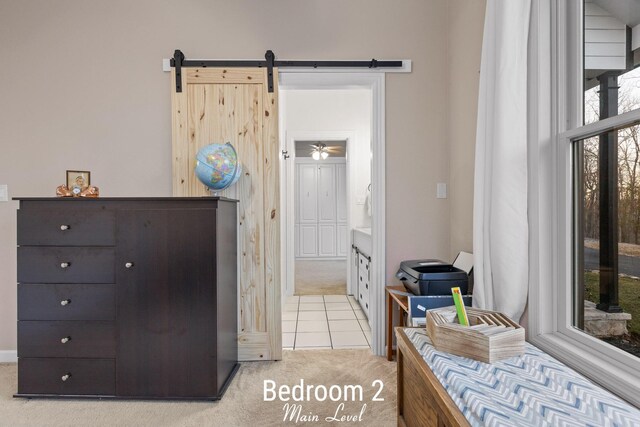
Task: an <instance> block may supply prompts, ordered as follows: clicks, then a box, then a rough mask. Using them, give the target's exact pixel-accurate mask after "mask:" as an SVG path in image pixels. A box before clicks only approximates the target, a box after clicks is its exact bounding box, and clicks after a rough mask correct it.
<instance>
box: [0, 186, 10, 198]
mask: <svg viewBox="0 0 640 427" xmlns="http://www.w3.org/2000/svg"><path fill="white" fill-rule="evenodd" d="M8 201H9V186H8V185H7V184H3V185H0V202H8Z"/></svg>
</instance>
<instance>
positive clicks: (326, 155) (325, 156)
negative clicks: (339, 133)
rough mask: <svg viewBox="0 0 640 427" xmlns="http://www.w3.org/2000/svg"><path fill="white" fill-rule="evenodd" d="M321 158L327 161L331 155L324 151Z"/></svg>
mask: <svg viewBox="0 0 640 427" xmlns="http://www.w3.org/2000/svg"><path fill="white" fill-rule="evenodd" d="M320 156H322V160H325V159H326V158H327V157H329V153H327V152H326V151H323V152H322V153H320Z"/></svg>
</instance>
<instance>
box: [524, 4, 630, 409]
mask: <svg viewBox="0 0 640 427" xmlns="http://www.w3.org/2000/svg"><path fill="white" fill-rule="evenodd" d="M545 3H546V2H540V3H539V4H535V2H534V9H533V14H532V16H533V20H532V33H531V34H532V36H533V39H532V41H530V45H531V46H532V47H533V50H532V56H533V58H534V60H535V61H537V62H536V63H535V64H534V65H535V68H534V74H533V76H534V77H536V81H535V83H534V84H533V87H532V89H533V90H532V93H534V94H535V99H534V100H533V101H532V103H533V108H532V113H530V114H532V120H533V121H532V123H533V124H534V125H535V126H536V127H535V129H534V130H533V131H530V136H531V141H532V144H535V143H537V147H536V146H535V145H534V149H533V150H532V151H531V152H530V153H533V154H534V156H533V160H532V162H531V163H530V164H531V165H532V166H531V168H532V171H533V174H532V175H533V176H534V180H535V182H534V191H533V196H530V197H531V200H533V201H534V204H533V208H534V209H532V210H531V212H532V215H531V221H532V230H533V233H532V236H533V238H532V242H533V243H532V245H533V246H532V247H533V248H534V249H536V250H535V251H534V252H533V253H534V254H535V256H536V257H537V259H532V260H531V271H532V273H531V281H530V283H531V286H530V296H529V310H530V313H531V314H530V317H529V340H530V341H531V342H533V343H534V344H535V345H537V346H539V347H540V348H542V349H544V350H545V351H547V352H549V353H551V354H552V355H554V356H556V357H558V358H559V359H560V360H562V361H563V362H565V363H566V364H568V365H570V366H571V367H573V368H574V369H576V370H578V371H579V372H581V373H583V374H585V375H586V376H588V377H590V378H591V379H592V380H594V381H596V382H598V383H600V384H602V385H603V386H605V387H606V388H608V389H610V390H611V391H613V392H614V393H617V394H618V395H620V396H621V397H623V398H625V399H627V400H628V401H630V402H631V403H634V404H636V405H640V393H639V392H638V390H639V389H640V279H638V278H639V277H640V68H639V65H640V44H639V43H638V41H640V1H639V0H607V1H604V0H585V1H584V2H582V1H574V0H560V1H558V2H552V4H551V5H549V6H547V5H546V4H545ZM550 29H551V31H549V30H550ZM545 32H546V33H551V35H550V36H547V35H546V33H545ZM549 45H550V46H551V47H552V49H551V52H547V51H546V50H545V48H546V46H549ZM547 67H548V68H547ZM545 69H550V70H552V72H551V75H550V78H549V79H548V80H546V79H545V77H544V76H545V71H544V70H545ZM539 70H543V71H539ZM536 72H537V73H538V74H536ZM550 106H551V113H550V114H547V112H546V111H547V110H549V107H550ZM545 108H546V109H547V110H545ZM547 121H548V123H547Z"/></svg>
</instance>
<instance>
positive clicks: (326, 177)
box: [318, 165, 336, 222]
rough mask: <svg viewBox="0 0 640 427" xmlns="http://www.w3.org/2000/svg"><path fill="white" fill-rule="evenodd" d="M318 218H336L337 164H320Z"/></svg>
mask: <svg viewBox="0 0 640 427" xmlns="http://www.w3.org/2000/svg"><path fill="white" fill-rule="evenodd" d="M318 220H319V221H320V222H323V221H326V222H332V221H333V222H335V220H336V168H335V165H320V166H318Z"/></svg>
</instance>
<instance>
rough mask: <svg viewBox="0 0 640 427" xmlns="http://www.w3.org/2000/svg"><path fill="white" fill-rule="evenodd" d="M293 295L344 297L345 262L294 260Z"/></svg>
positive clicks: (345, 281) (345, 288) (345, 292)
mask: <svg viewBox="0 0 640 427" xmlns="http://www.w3.org/2000/svg"><path fill="white" fill-rule="evenodd" d="M295 269H296V279H295V280H296V283H295V295H346V294H347V261H346V260H344V261H321V260H313V261H306V260H296V267H295Z"/></svg>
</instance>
